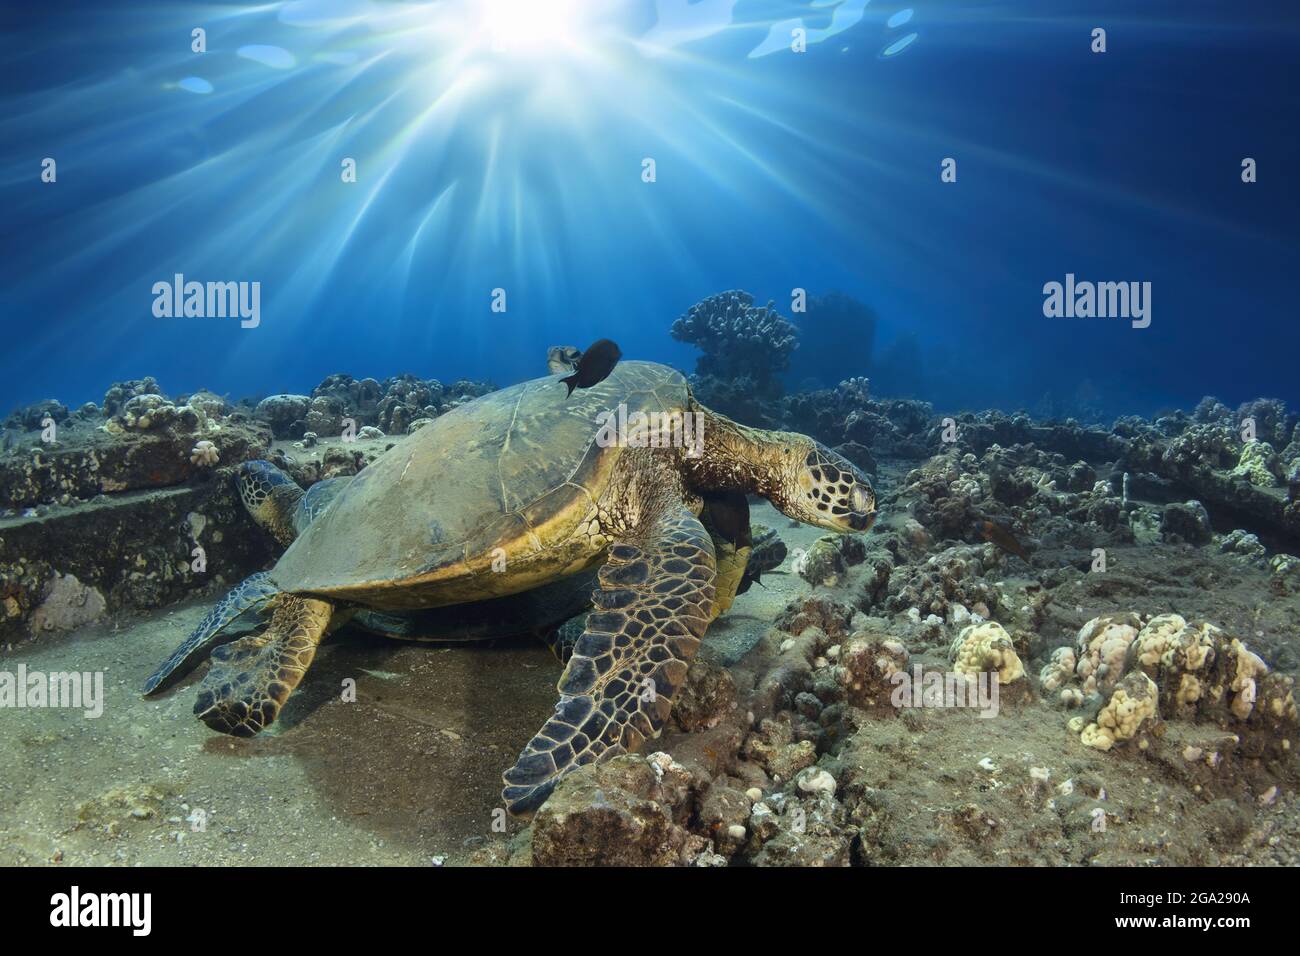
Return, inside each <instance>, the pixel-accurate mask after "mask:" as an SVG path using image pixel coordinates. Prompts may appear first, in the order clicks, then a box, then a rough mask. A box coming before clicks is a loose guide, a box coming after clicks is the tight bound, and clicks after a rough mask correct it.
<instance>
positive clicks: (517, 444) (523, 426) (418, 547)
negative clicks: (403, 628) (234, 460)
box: [145, 362, 876, 814]
mask: <svg viewBox="0 0 1300 956" xmlns="http://www.w3.org/2000/svg"><path fill="white" fill-rule="evenodd" d="M555 381H556V380H555V378H554V376H546V377H544V378H540V379H533V380H532V381H527V382H523V383H520V384H518V385H515V386H513V387H510V388H506V389H503V390H500V391H497V392H492V393H489V394H487V395H484V396H482V397H480V398H477V399H475V400H473V401H471V402H467V403H466V404H463V405H460V406H458V407H456V408H454V409H452V410H451V411H449V412H447V413H446V414H444V415H442V416H440V417H438V418H437V419H435V420H434V421H432V422H430V423H429V424H428V425H426V426H424V427H423V428H421V429H419V430H417V431H416V432H414V433H412V434H410V435H408V436H407V437H405V438H404V439H402V440H401V441H400V442H399V443H397V444H396V445H394V446H393V447H392V448H391V449H389V450H388V451H387V452H386V453H385V454H384V455H383V456H382V457H380V458H379V459H378V460H377V461H375V462H374V463H373V464H371V465H369V466H368V467H367V468H365V469H364V470H363V471H361V472H360V473H359V474H358V475H357V476H356V477H354V478H352V479H351V480H350V481H349V482H347V483H346V484H345V485H340V486H337V490H335V489H330V488H327V489H325V490H324V491H322V492H318V493H317V498H316V500H314V502H312V503H309V504H310V505H320V504H322V503H323V507H322V508H321V510H319V511H316V510H315V509H314V507H311V506H308V507H306V508H303V506H301V505H300V500H306V498H307V497H308V496H307V495H304V496H302V498H301V499H300V498H299V496H298V495H297V494H295V493H294V492H293V491H292V489H290V490H288V491H282V492H275V491H274V486H275V485H276V483H275V482H273V481H268V482H267V483H266V484H267V487H268V488H269V489H270V490H269V491H268V495H270V497H272V498H274V499H275V501H276V502H278V503H277V504H275V505H274V506H273V509H272V510H273V511H274V512H275V513H276V514H277V515H279V518H278V519H276V520H273V521H270V522H269V524H271V525H276V524H283V523H284V522H287V523H288V524H289V525H291V526H292V525H298V526H297V527H293V528H292V530H293V532H294V533H295V534H294V536H293V537H292V541H291V543H289V544H288V547H287V549H286V550H285V552H284V554H283V555H281V557H280V559H279V560H278V561H277V562H276V564H275V566H274V567H272V568H271V569H270V570H269V571H266V572H261V573H259V574H258V575H254V576H253V578H250V579H249V580H248V581H245V582H244V583H242V584H241V585H239V586H237V587H236V588H235V589H234V590H233V591H232V592H231V593H230V594H229V595H227V596H226V597H225V598H224V599H223V600H222V601H221V602H219V603H218V605H217V607H216V608H215V609H214V610H213V612H212V613H211V614H209V615H208V616H207V617H206V618H204V620H203V621H202V622H201V623H200V625H199V627H198V628H197V629H196V631H195V632H194V633H193V634H191V635H190V638H189V639H188V640H187V641H186V642H185V643H184V644H183V645H182V647H181V648H180V649H178V651H177V652H176V653H175V654H173V655H172V656H171V657H170V658H169V659H168V660H167V661H166V662H165V663H164V664H163V665H162V666H161V667H160V668H159V669H158V671H157V672H155V674H154V675H152V676H151V677H150V678H149V680H148V682H147V683H146V688H145V689H146V693H148V692H152V691H153V690H156V689H157V688H158V687H160V686H162V684H163V683H164V682H166V681H167V680H168V679H169V678H170V677H171V676H172V674H173V673H174V672H175V671H177V670H178V669H179V668H180V667H181V666H182V665H183V664H185V663H187V662H192V661H194V660H195V659H196V658H197V657H198V656H200V655H201V654H202V653H203V652H204V651H205V650H207V649H208V648H211V647H212V646H213V645H214V644H215V643H216V641H217V640H218V638H217V634H218V632H220V631H221V630H222V629H224V628H225V627H226V626H227V625H229V624H230V623H231V622H233V621H234V620H235V619H236V618H238V617H239V616H240V615H241V614H243V612H244V611H246V610H249V609H252V608H258V609H261V610H262V611H263V612H264V613H265V614H266V615H267V624H266V627H265V629H264V630H262V631H261V632H260V633H255V634H252V635H249V636H246V637H241V638H239V639H238V640H235V641H233V642H230V643H227V644H224V645H221V646H218V647H216V648H215V649H213V650H211V653H210V657H211V666H210V668H209V670H208V673H207V674H206V675H205V676H204V678H203V679H202V681H201V683H200V684H199V688H198V697H197V701H196V704H195V708H194V710H195V714H196V715H197V716H198V717H199V718H200V719H201V720H203V721H204V722H205V723H206V724H207V725H208V726H209V727H211V728H213V729H214V730H218V731H221V732H223V733H227V734H231V735H234V736H244V737H248V736H253V735H255V734H257V733H259V732H260V731H261V730H263V729H264V728H265V727H267V726H268V725H270V724H271V723H272V722H274V721H275V719H276V717H277V716H278V715H279V713H280V710H281V708H282V707H283V706H284V703H285V701H286V700H287V699H288V697H289V695H290V694H292V693H293V691H294V690H295V689H296V688H297V686H298V685H299V684H300V683H301V682H302V680H303V678H304V676H305V675H306V672H307V670H308V669H309V668H310V667H311V664H312V661H313V659H314V658H315V655H316V649H317V647H318V646H319V645H320V643H321V641H322V640H323V639H324V638H325V636H326V635H327V634H328V633H329V632H331V631H332V630H334V629H336V628H338V627H339V626H341V625H342V624H344V623H346V622H347V621H349V620H352V619H355V618H358V617H364V615H368V614H369V615H378V616H379V617H378V620H380V621H383V620H386V617H384V616H385V615H389V614H395V615H396V616H397V619H398V620H401V619H402V618H401V615H404V614H407V613H409V612H413V611H414V612H421V611H425V610H428V609H436V608H449V607H454V606H458V605H466V604H473V603H475V602H488V601H493V600H501V599H508V598H511V597H512V596H518V595H524V594H528V593H532V592H536V591H538V590H539V589H543V588H545V587H547V586H549V585H554V584H556V583H557V582H562V581H564V580H567V579H570V578H571V577H572V576H574V575H579V574H582V573H591V572H593V571H594V572H595V584H596V587H595V590H594V591H590V592H589V594H590V599H589V600H590V603H589V604H588V608H589V613H587V614H586V616H585V619H584V621H583V629H582V632H581V633H580V634H579V635H577V636H576V638H575V639H574V640H573V643H572V645H571V647H572V653H571V655H570V656H569V659H568V663H567V665H566V666H565V669H564V673H563V675H562V677H561V678H560V682H559V687H558V690H559V702H558V703H557V704H556V707H555V713H554V715H553V716H552V717H551V718H550V719H549V720H548V721H546V723H545V725H544V726H543V727H542V728H541V730H540V731H539V732H538V733H537V734H536V735H535V736H534V737H533V738H532V739H531V740H530V741H529V742H528V743H527V744H526V745H525V746H524V748H523V751H522V752H521V754H520V756H519V758H518V760H517V761H516V762H515V765H514V766H513V767H511V768H510V769H509V770H507V771H506V773H505V775H504V783H505V788H504V790H503V793H502V797H503V800H504V802H505V805H506V808H507V809H508V810H509V811H510V812H512V813H517V814H518V813H527V812H531V811H534V810H536V809H537V807H538V806H540V805H541V804H542V803H543V802H544V801H545V799H546V798H547V797H548V796H549V795H550V793H551V791H552V790H553V789H554V787H555V784H556V782H557V781H558V780H559V779H560V778H561V777H563V776H564V775H565V774H567V773H569V772H570V771H572V770H573V769H575V768H576V767H579V766H581V765H584V764H588V763H593V762H596V761H603V760H606V759H608V758H610V757H613V756H616V755H618V754H623V753H629V752H633V751H636V750H638V749H639V748H640V747H641V745H642V744H643V743H644V742H645V741H646V740H647V739H651V738H654V737H657V736H658V735H659V733H660V731H661V730H662V728H663V726H664V724H665V721H666V720H667V718H668V715H669V713H670V711H671V707H672V702H673V699H674V698H675V697H676V696H677V694H678V691H679V690H680V689H681V687H682V685H683V682H684V681H685V678H686V671H687V665H688V663H689V662H690V660H691V659H692V658H693V657H694V656H695V653H696V651H697V650H698V649H699V646H700V643H701V640H702V639H703V637H704V635H705V632H706V631H707V629H708V627H709V624H710V622H711V620H712V619H713V617H714V616H715V614H716V607H717V605H718V603H719V602H720V601H725V602H726V603H729V602H730V600H731V599H732V598H734V595H735V589H736V587H737V586H738V585H739V583H740V579H741V575H739V574H737V575H734V577H725V578H724V579H723V580H720V576H719V573H718V564H717V558H716V554H717V552H716V549H715V544H714V540H713V538H712V537H711V536H710V535H709V533H708V532H707V531H706V529H705V528H704V526H703V524H702V523H701V521H700V518H699V517H698V515H699V512H700V510H701V508H702V504H703V499H704V497H705V496H706V495H708V494H710V493H720V492H739V493H741V494H753V495H758V496H760V497H763V498H766V499H767V500H768V501H770V502H771V503H772V504H773V505H774V506H775V507H776V508H777V509H778V510H780V511H782V512H783V513H784V514H786V515H787V516H789V517H791V518H794V519H796V520H798V521H801V522H805V523H807V524H811V525H814V526H816V527H819V528H824V529H826V530H829V531H835V532H840V533H850V532H863V531H866V530H868V529H869V528H870V527H871V525H872V523H873V522H874V521H875V518H876V499H875V492H874V490H873V489H872V486H871V483H870V482H869V481H868V479H867V477H866V476H865V475H864V474H863V473H862V472H861V471H860V470H859V469H858V468H857V467H855V466H854V465H853V464H851V463H850V462H848V461H847V460H846V459H844V458H843V457H841V456H840V455H838V454H837V453H835V452H833V451H831V450H830V449H828V448H826V447H825V446H823V445H821V444H819V443H818V442H816V441H815V440H813V439H812V438H809V437H807V436H805V435H800V434H797V433H793V432H780V431H767V430H763V429H757V428H749V427H747V426H744V425H741V424H738V423H736V422H733V421H731V420H730V419H728V418H726V417H724V416H722V415H719V414H717V413H715V412H712V411H710V410H709V409H707V408H705V407H704V406H702V405H700V404H699V403H698V402H697V401H696V399H695V397H694V395H693V394H692V393H691V389H690V386H689V385H688V383H687V381H686V378H685V376H683V375H682V374H681V373H680V372H677V371H676V370H675V369H672V368H669V367H667V366H663V365H657V364H654V363H650V362H624V363H621V364H619V365H618V366H617V368H614V369H613V370H612V372H611V373H610V374H608V375H607V376H605V377H604V379H603V380H602V381H600V382H598V383H595V384H593V385H592V386H590V387H587V388H584V389H583V390H582V391H581V392H578V393H577V394H574V395H573V396H572V397H571V399H570V400H569V401H567V402H565V403H560V404H557V403H556V402H555V401H554V397H553V396H554V392H553V389H554V385H555ZM620 403H624V404H626V405H628V406H629V408H630V409H631V410H633V411H647V412H648V411H658V412H669V413H674V414H688V413H689V414H696V415H700V416H702V420H703V422H704V441H703V450H702V454H699V455H694V454H688V449H686V448H682V447H674V446H667V447H638V446H635V445H632V444H613V445H610V444H608V443H602V442H599V441H598V434H599V431H600V426H599V424H598V417H599V415H600V413H601V412H603V411H605V410H607V409H609V408H611V407H614V406H616V405H619V404H620ZM692 450H693V449H692ZM261 477H266V476H265V475H262V476H261ZM308 494H310V493H308ZM326 497H328V498H329V500H328V501H324V499H325V498H326ZM255 504H256V502H255ZM284 537H285V538H289V537H290V534H289V533H288V531H287V530H286V531H285V532H284ZM503 553H504V555H505V556H506V562H505V565H504V567H505V568H506V570H505V571H504V572H502V573H492V572H493V568H494V564H497V562H498V560H499V555H501V554H503ZM728 589H730V593H725V592H727V590H728ZM720 592H721V593H720ZM566 627H567V625H566ZM651 690H653V693H650V692H649V691H651Z"/></svg>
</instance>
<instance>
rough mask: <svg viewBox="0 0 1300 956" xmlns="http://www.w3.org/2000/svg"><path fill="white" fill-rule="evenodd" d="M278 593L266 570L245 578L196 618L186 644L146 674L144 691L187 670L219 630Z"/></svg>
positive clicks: (152, 688) (214, 638) (147, 691)
mask: <svg viewBox="0 0 1300 956" xmlns="http://www.w3.org/2000/svg"><path fill="white" fill-rule="evenodd" d="M277 593H279V592H278V591H277V589H276V587H275V585H273V584H272V583H271V578H270V575H268V574H267V573H266V572H265V571H259V572H258V573H257V574H254V575H251V576H250V577H247V578H244V580H243V581H241V582H240V583H239V584H238V585H236V587H235V588H234V589H233V590H232V591H230V593H228V594H227V595H226V596H225V597H223V598H222V599H221V600H220V601H218V602H217V603H216V606H215V607H213V608H212V610H211V611H209V612H208V613H207V614H206V615H205V616H204V618H203V620H201V621H199V626H198V627H196V628H195V629H194V632H193V633H192V634H190V636H189V637H188V638H186V639H185V643H184V644H182V645H181V646H180V647H178V648H176V650H175V651H173V652H172V656H171V657H169V658H167V660H165V661H163V662H162V664H161V665H160V666H159V667H158V669H157V670H156V671H154V672H153V673H152V674H150V675H149V678H148V679H147V680H146V681H145V682H144V693H145V694H152V693H153V692H154V691H156V690H157V689H158V688H159V687H161V686H162V685H163V683H164V682H169V681H168V679H169V678H171V677H172V676H173V675H176V676H179V675H180V674H183V673H185V672H186V671H188V670H189V669H190V668H191V667H193V666H194V664H195V663H197V658H198V657H199V655H200V654H203V653H206V652H207V650H208V648H210V647H211V646H212V645H213V644H214V643H216V640H217V636H218V635H219V634H220V633H221V631H222V629H224V628H226V627H228V626H229V625H230V624H231V623H232V622H233V621H234V620H235V618H237V617H239V615H241V614H243V613H244V612H245V611H248V610H252V609H253V608H255V607H258V606H259V605H262V604H264V603H266V602H267V601H269V600H270V599H271V598H273V597H275V595H276V594H277Z"/></svg>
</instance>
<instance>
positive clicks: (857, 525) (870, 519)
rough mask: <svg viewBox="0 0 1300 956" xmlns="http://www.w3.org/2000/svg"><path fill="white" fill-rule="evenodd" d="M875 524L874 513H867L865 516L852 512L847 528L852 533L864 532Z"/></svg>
mask: <svg viewBox="0 0 1300 956" xmlns="http://www.w3.org/2000/svg"><path fill="white" fill-rule="evenodd" d="M875 523H876V512H874V511H868V512H866V513H865V514H864V513H860V512H856V511H855V512H854V513H853V514H851V515H849V527H850V528H852V529H853V530H854V531H866V530H867V529H868V528H870V527H871V526H872V525H873V524H875Z"/></svg>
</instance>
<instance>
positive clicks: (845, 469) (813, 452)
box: [767, 435, 876, 533]
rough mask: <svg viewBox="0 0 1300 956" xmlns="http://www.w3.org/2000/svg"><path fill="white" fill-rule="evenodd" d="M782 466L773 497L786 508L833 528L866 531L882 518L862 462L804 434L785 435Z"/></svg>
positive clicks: (801, 517) (797, 516)
mask: <svg viewBox="0 0 1300 956" xmlns="http://www.w3.org/2000/svg"><path fill="white" fill-rule="evenodd" d="M783 437H785V438H787V439H789V440H787V441H782V442H781V443H780V449H781V451H780V455H781V467H779V468H777V469H775V472H776V476H775V477H776V479H777V480H776V481H775V482H774V483H773V484H772V485H771V486H769V489H768V491H769V493H768V496H767V497H768V498H769V500H770V501H771V502H772V504H774V505H776V507H777V508H779V509H780V510H781V511H782V512H783V513H785V514H787V515H789V516H790V517H791V518H794V519H795V520H796V521H802V522H804V523H806V524H811V525H816V526H817V527H819V528H826V529H828V530H830V531H839V532H845V533H847V532H852V531H866V530H867V529H868V528H870V527H871V525H872V523H873V522H874V521H875V520H876V492H875V490H874V489H873V488H872V487H871V482H870V481H869V480H868V479H867V476H866V475H864V474H863V473H862V471H861V469H859V468H858V467H857V466H856V465H854V464H853V463H852V462H850V461H849V460H848V459H847V458H845V457H844V456H843V455H840V454H837V453H836V452H833V451H831V450H830V449H829V448H827V447H826V446H825V445H823V444H821V443H820V442H816V441H813V440H812V439H811V438H808V437H806V436H804V435H787V436H783Z"/></svg>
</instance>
